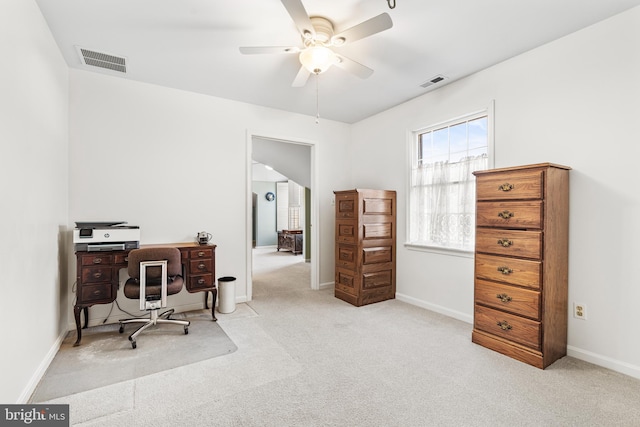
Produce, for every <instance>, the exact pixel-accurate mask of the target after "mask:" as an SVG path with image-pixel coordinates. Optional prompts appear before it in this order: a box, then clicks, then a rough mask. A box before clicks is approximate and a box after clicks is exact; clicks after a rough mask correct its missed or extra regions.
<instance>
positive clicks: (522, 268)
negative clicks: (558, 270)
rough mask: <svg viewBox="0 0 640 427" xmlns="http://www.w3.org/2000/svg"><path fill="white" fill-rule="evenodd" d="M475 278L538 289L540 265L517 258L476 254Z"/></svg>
mask: <svg viewBox="0 0 640 427" xmlns="http://www.w3.org/2000/svg"><path fill="white" fill-rule="evenodd" d="M476 278H479V279H485V280H492V281H495V282H504V283H510V284H513V285H518V286H524V287H527V288H532V289H540V283H541V282H542V263H541V262H539V261H531V260H525V259H518V258H507V257H499V256H493V255H484V254H476Z"/></svg>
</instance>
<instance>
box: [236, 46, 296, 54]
mask: <svg viewBox="0 0 640 427" xmlns="http://www.w3.org/2000/svg"><path fill="white" fill-rule="evenodd" d="M240 53H242V54H244V55H259V54H263V53H300V48H299V47H296V46H245V47H241V48H240Z"/></svg>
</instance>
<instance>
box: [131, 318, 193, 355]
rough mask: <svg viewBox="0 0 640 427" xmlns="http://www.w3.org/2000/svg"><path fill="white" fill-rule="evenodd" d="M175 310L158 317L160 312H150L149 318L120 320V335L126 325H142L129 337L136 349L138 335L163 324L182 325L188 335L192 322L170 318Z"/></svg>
mask: <svg viewBox="0 0 640 427" xmlns="http://www.w3.org/2000/svg"><path fill="white" fill-rule="evenodd" d="M173 312H174V310H173V309H171V310H167V311H165V312H164V313H162V314H160V315H158V310H150V311H149V317H134V318H131V319H122V320H120V330H119V332H120V333H123V332H124V325H126V324H129V323H142V326H140V327H139V328H138V329H136V330H135V332H134V333H132V334H131V335H129V341H131V347H132V348H136V347H137V344H136V338H138V335H140V334H141V333H142V331H144V330H145V329H147V328H150V327H151V326H154V325H157V324H159V323H160V324H162V323H170V324H173V325H182V326H184V334H185V335H187V334H188V333H189V325H190V324H191V322H190V321H188V320H177V319H171V318H170V316H171V315H172V314H173Z"/></svg>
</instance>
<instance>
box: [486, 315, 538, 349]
mask: <svg viewBox="0 0 640 427" xmlns="http://www.w3.org/2000/svg"><path fill="white" fill-rule="evenodd" d="M474 326H475V328H476V329H478V330H481V331H485V332H488V333H490V334H493V335H497V336H499V337H502V338H506V339H508V340H510V341H513V342H517V343H519V344H522V345H526V346H527V347H531V348H533V349H536V350H540V331H541V328H540V322H536V321H534V320H529V319H525V318H523V317H519V316H514V315H512V314H509V313H505V312H502V311H499V310H493V309H491V308H487V307H482V306H480V305H476V310H475V319H474Z"/></svg>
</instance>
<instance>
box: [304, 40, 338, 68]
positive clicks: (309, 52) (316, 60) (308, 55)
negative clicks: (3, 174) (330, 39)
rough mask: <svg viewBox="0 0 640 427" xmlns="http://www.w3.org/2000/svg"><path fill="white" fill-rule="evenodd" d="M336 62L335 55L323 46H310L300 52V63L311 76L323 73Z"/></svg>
mask: <svg viewBox="0 0 640 427" xmlns="http://www.w3.org/2000/svg"><path fill="white" fill-rule="evenodd" d="M336 62H338V59H337V57H336V55H335V53H333V51H332V50H331V49H329V48H326V47H324V46H311V47H308V48H306V49H304V50H303V51H302V52H300V63H301V64H302V65H303V66H304V68H306V69H307V70H308V71H309V72H310V73H313V74H320V73H324V72H325V71H327V70H328V69H329V68H330V67H331V66H332V65H333V64H335V63H336Z"/></svg>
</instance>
